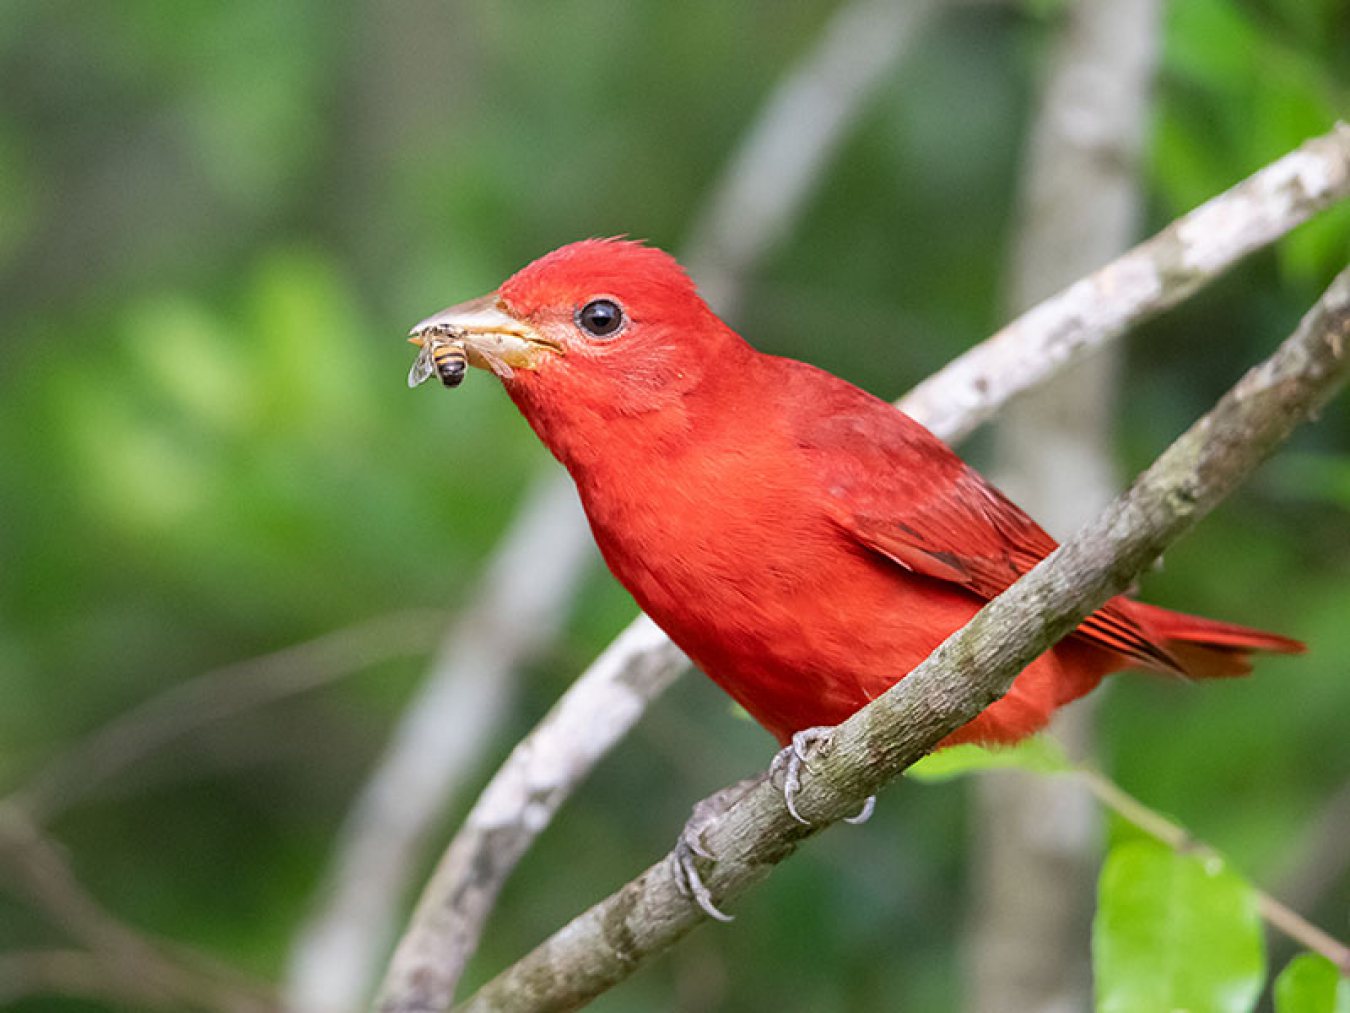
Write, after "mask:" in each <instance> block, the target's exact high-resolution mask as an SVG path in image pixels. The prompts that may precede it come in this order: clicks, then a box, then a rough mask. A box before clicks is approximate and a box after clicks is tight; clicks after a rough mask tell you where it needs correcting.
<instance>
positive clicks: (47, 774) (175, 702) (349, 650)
mask: <svg viewBox="0 0 1350 1013" xmlns="http://www.w3.org/2000/svg"><path fill="white" fill-rule="evenodd" d="M441 615H442V613H440V612H435V611H432V610H431V609H415V610H409V611H405V612H395V613H391V614H389V615H384V616H377V617H376V618H374V619H368V620H366V621H365V622H362V623H357V624H356V625H353V626H349V627H346V628H344V629H340V630H334V631H332V632H330V633H325V634H323V635H322V636H319V637H315V638H314V639H313V640H307V641H305V642H304V643H300V644H293V645H292V646H290V647H285V648H282V649H281V650H279V651H273V652H271V653H270V654H263V655H259V656H258V657H255V658H249V659H247V660H245V661H236V662H233V663H231V664H228V665H223V666H221V667H220V668H215V669H212V670H210V671H208V672H203V673H202V674H201V675H198V676H196V677H195V678H192V679H188V680H187V681H186V682H180V683H174V684H173V685H172V686H171V687H169V688H168V689H167V690H165V691H164V692H163V693H160V694H159V695H157V696H153V697H151V698H150V699H148V700H145V701H143V702H141V703H140V704H137V705H136V706H135V707H132V708H131V709H130V710H127V711H124V712H123V713H121V714H119V715H118V716H117V717H115V718H113V720H111V721H109V722H108V723H107V724H105V725H103V726H101V727H100V728H98V729H96V730H94V731H93V732H91V733H90V734H89V735H87V736H85V737H84V738H83V739H81V740H79V741H78V742H76V743H75V744H74V745H72V746H70V747H69V748H67V749H65V750H63V751H62V752H60V753H58V754H57V755H56V756H54V757H53V758H52V759H50V760H49V761H48V762H47V764H46V765H45V766H44V767H42V768H41V769H40V770H38V771H37V773H35V774H33V775H32V776H31V777H29V778H28V780H27V781H26V782H25V783H24V784H23V785H22V786H21V787H19V788H17V789H16V790H15V791H14V792H13V793H11V794H10V795H9V796H8V797H6V798H3V799H0V806H13V807H15V808H18V809H22V810H23V811H24V812H25V813H26V814H27V816H28V817H29V818H30V819H32V820H34V821H35V822H37V823H42V824H47V823H50V822H51V821H52V820H54V819H55V818H56V817H57V816H59V815H60V814H61V813H63V812H65V811H66V810H67V809H69V808H70V807H71V806H73V805H76V804H77V803H78V802H80V801H81V800H82V799H84V798H86V797H88V796H89V795H90V794H92V793H93V792H94V791H96V790H97V789H98V788H99V787H100V786H102V785H104V784H106V783H107V782H108V780H110V779H111V778H112V777H114V776H115V775H117V774H118V773H120V772H122V771H123V770H125V769H127V768H128V767H130V766H132V765H133V764H134V763H136V762H137V761H138V760H140V759H142V758H144V757H145V756H148V755H149V754H151V753H153V752H155V751H157V750H159V749H163V748H164V747H165V746H167V745H168V744H169V743H171V742H174V741H176V740H178V739H182V738H184V737H185V736H187V735H188V734H190V733H191V732H194V731H196V730H198V729H200V728H203V727H205V726H207V725H209V724H211V723H213V722H216V721H223V720H225V719H226V718H229V717H233V716H235V715H236V714H240V713H243V712H244V711H248V710H251V709H253V708H256V707H262V706H264V705H266V704H269V703H275V702H276V701H277V700H282V699H285V698H286V697H288V696H293V695H295V694H297V693H303V692H306V691H308V690H311V689H315V688H317V687H319V686H323V685H327V684H328V683H330V682H333V681H335V680H338V679H342V678H345V677H346V676H348V675H351V674H353V673H355V672H360V671H362V670H364V669H367V668H369V667H371V666H372V665H375V664H378V663H380V662H382V661H387V660H390V659H393V658H402V657H407V656H409V655H414V654H420V653H422V652H424V651H426V650H428V649H429V648H430V647H432V645H433V644H434V642H435V637H434V634H432V633H430V632H429V631H430V630H433V629H434V624H435V623H436V622H438V621H439V620H440V617H441Z"/></svg>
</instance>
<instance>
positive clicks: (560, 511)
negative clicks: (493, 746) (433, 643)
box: [286, 474, 593, 1013]
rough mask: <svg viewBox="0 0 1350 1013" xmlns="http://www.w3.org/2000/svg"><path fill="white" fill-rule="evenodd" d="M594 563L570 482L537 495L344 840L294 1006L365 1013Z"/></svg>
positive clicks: (309, 940) (474, 595) (301, 967)
mask: <svg viewBox="0 0 1350 1013" xmlns="http://www.w3.org/2000/svg"><path fill="white" fill-rule="evenodd" d="M592 556H593V550H592V548H591V546H590V542H589V540H588V538H587V537H586V521H585V518H584V517H583V515H582V513H581V506H580V504H579V503H578V502H577V499H576V493H575V492H574V491H573V489H572V486H571V483H570V482H568V481H567V479H566V477H565V476H562V475H553V474H550V475H549V476H548V477H546V478H544V479H543V480H541V481H540V482H539V483H538V484H537V485H536V486H535V487H534V489H533V490H532V491H531V492H530V493H529V494H528V496H527V499H526V503H525V506H524V507H523V508H522V510H521V511H520V513H519V514H518V515H517V516H516V518H515V520H514V521H513V522H512V525H511V527H510V529H509V530H508V532H507V534H506V536H505V538H504V539H503V541H502V544H501V546H500V547H499V548H498V550H497V553H496V555H495V556H494V557H493V559H492V561H491V563H490V564H489V566H488V569H487V571H486V573H485V575H484V577H483V579H482V580H481V582H480V584H479V586H478V587H477V588H476V589H472V590H471V591H470V593H469V595H468V600H469V601H470V602H471V603H472V604H471V605H470V606H469V607H468V608H467V609H466V610H465V611H464V612H463V613H462V614H461V615H460V616H459V617H458V618H457V619H456V620H455V622H454V623H453V624H452V625H451V627H450V628H449V629H448V630H447V631H445V634H444V638H443V640H442V642H441V648H440V650H439V651H438V653H437V655H436V657H435V659H434V660H433V662H432V666H431V670H430V672H429V673H428V675H427V678H426V681H425V682H424V683H423V684H422V686H421V688H420V689H419V690H418V691H417V693H416V695H415V696H414V698H413V700H412V702H411V703H410V704H409V705H408V707H407V708H406V710H405V711H404V714H403V717H402V719H401V720H400V722H399V724H398V727H397V728H396V729H395V731H394V734H393V737H392V740H391V742H390V744H389V746H388V748H387V749H386V750H385V753H384V756H383V757H382V759H381V760H380V762H379V764H378V766H377V767H376V769H375V772H374V774H373V775H372V776H371V778H370V780H369V781H368V782H367V784H366V786H365V788H364V789H363V790H362V792H361V795H360V797H359V798H358V799H357V801H356V804H355V805H354V806H353V808H352V810H351V812H350V813H349V815H348V817H347V821H346V824H345V825H344V827H343V829H342V832H341V834H340V835H339V837H338V840H337V843H336V846H335V849H334V857H333V863H332V866H331V867H330V871H329V874H328V877H327V879H326V881H325V883H324V884H323V886H322V887H321V888H320V895H319V898H320V899H319V902H318V904H317V906H316V911H315V914H314V915H313V916H312V917H311V918H310V920H309V921H308V923H307V924H306V925H305V927H304V929H303V930H302V931H301V933H300V935H299V937H298V938H297V941H296V944H295V947H294V950H293V957H292V961H291V965H290V969H289V975H288V984H287V986H286V1005H287V1008H288V1009H291V1010H297V1011H304V1010H315V1011H325V1013H331V1011H334V1010H345V1009H357V1008H360V1006H361V1004H362V1003H363V1001H364V999H365V995H366V993H367V992H368V991H369V988H370V982H371V979H372V978H373V976H374V974H375V971H376V967H377V962H378V961H379V959H380V955H381V953H382V952H383V950H384V947H385V946H386V945H387V940H388V938H389V935H390V932H391V930H392V927H393V924H394V918H395V915H396V912H398V911H399V909H400V908H401V906H402V903H403V898H404V895H405V893H406V892H407V887H408V883H409V882H410V880H411V878H412V876H413V874H414V871H415V870H416V869H417V868H419V867H420V863H421V862H422V860H423V857H424V850H425V846H426V840H427V836H428V835H429V834H430V833H431V832H432V831H433V830H434V829H435V828H436V827H437V825H438V824H439V823H440V821H441V820H442V819H444V817H445V814H446V812H447V811H448V809H449V808H450V806H451V805H452V804H453V803H454V801H455V799H456V797H457V796H458V793H459V792H460V790H461V789H462V787H463V785H464V783H465V781H466V780H467V779H468V778H469V777H470V776H471V775H472V774H473V773H474V771H475V769H476V766H477V764H479V763H481V762H482V760H483V757H484V755H485V753H486V751H487V747H488V745H489V743H491V742H492V741H493V738H494V737H495V736H496V735H497V733H498V731H499V729H500V725H501V723H502V721H503V719H504V717H505V716H506V715H507V714H508V713H509V710H510V706H511V703H512V702H513V701H514V699H515V696H516V689H517V685H518V681H519V670H520V667H521V666H522V665H523V664H524V663H525V662H527V661H528V660H529V659H530V658H532V657H536V656H537V655H538V654H539V652H540V651H542V650H544V649H545V648H546V647H547V646H548V645H549V644H550V643H551V642H552V641H553V639H554V638H555V637H556V636H557V634H558V632H559V630H561V629H562V626H563V624H564V622H565V621H566V618H567V615H568V609H569V606H570V605H571V604H572V602H573V601H574V599H575V597H576V586H577V584H578V583H579V582H580V580H581V578H582V576H583V575H584V573H585V570H586V567H587V565H588V564H589V563H590V561H591V559H592Z"/></svg>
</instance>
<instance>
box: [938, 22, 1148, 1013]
mask: <svg viewBox="0 0 1350 1013" xmlns="http://www.w3.org/2000/svg"><path fill="white" fill-rule="evenodd" d="M1161 8H1162V0H1075V2H1073V3H1071V4H1069V5H1067V6H1066V7H1065V9H1064V12H1063V16H1062V24H1061V27H1060V31H1059V36H1058V38H1057V39H1056V42H1055V52H1054V54H1053V58H1052V59H1051V62H1050V74H1049V76H1048V78H1047V79H1046V83H1045V87H1044V90H1043V92H1042V94H1041V97H1040V101H1039V102H1038V108H1037V111H1036V117H1035V121H1034V123H1033V125H1032V128H1031V134H1030V139H1029V143H1028V146H1027V151H1026V154H1025V156H1024V162H1023V168H1022V177H1021V181H1020V187H1019V189H1020V193H1019V195H1018V196H1019V201H1018V203H1019V208H1018V210H1019V212H1020V213H1019V215H1018V218H1019V221H1018V223H1017V228H1016V231H1015V232H1014V235H1013V241H1012V250H1011V252H1012V256H1011V258H1010V262H1009V265H1008V270H1007V290H1006V299H1007V303H1008V305H1009V308H1010V309H1011V310H1012V311H1014V312H1022V311H1024V310H1026V309H1027V308H1028V307H1031V306H1034V305H1035V304H1036V302H1037V301H1038V300H1040V299H1043V298H1045V297H1046V296H1048V295H1052V294H1053V293H1054V292H1055V291H1056V290H1058V289H1060V288H1062V287H1064V286H1065V285H1067V284H1070V283H1071V282H1073V281H1074V280H1076V279H1077V278H1080V277H1082V276H1083V275H1084V274H1085V273H1087V272H1088V271H1091V270H1092V269H1094V268H1096V267H1100V266H1101V265H1102V264H1104V263H1106V262H1107V261H1109V260H1111V259H1112V258H1113V257H1117V256H1119V255H1120V253H1121V252H1122V251H1123V250H1125V249H1127V248H1128V247H1129V245H1130V243H1131V242H1133V241H1135V240H1136V239H1137V237H1138V235H1139V219H1140V215H1139V209H1140V207H1141V204H1142V194H1141V192H1140V191H1141V187H1140V181H1139V174H1140V162H1141V161H1142V155H1143V151H1144V146H1145V134H1146V132H1147V125H1148V122H1149V111H1150V109H1151V104H1150V102H1149V95H1150V92H1151V91H1152V84H1153V77H1154V73H1155V71H1156V67H1157V59H1158V50H1159V48H1160V46H1161V42H1162V39H1161V16H1160V15H1161ZM1123 361H1124V349H1123V348H1122V347H1121V345H1120V344H1119V343H1116V344H1112V345H1109V346H1107V347H1106V348H1104V349H1102V350H1101V351H1099V352H1098V353H1097V354H1095V355H1093V356H1091V357H1089V358H1085V359H1084V360H1083V361H1081V362H1078V363H1075V364H1074V365H1073V366H1071V367H1069V368H1068V369H1065V370H1063V371H1062V372H1060V373H1059V374H1058V375H1057V376H1056V377H1055V379H1054V380H1053V381H1052V382H1050V383H1046V384H1043V385H1042V386H1041V387H1040V388H1039V389H1037V390H1034V391H1030V392H1028V393H1027V394H1026V395H1024V396H1022V397H1020V398H1018V399H1016V400H1015V401H1014V402H1013V403H1012V404H1010V405H1008V406H1007V408H1006V409H1005V410H1004V412H1003V413H1002V414H1001V415H1000V417H999V422H998V425H997V426H996V428H995V431H994V439H995V458H996V460H997V461H998V465H997V467H996V468H995V470H994V478H995V481H996V482H997V483H998V485H999V486H1000V487H1001V488H1002V489H1003V491H1004V492H1006V493H1008V494H1009V495H1010V496H1011V497H1012V498H1013V500H1014V501H1016V502H1017V503H1019V504H1021V506H1022V508H1023V509H1025V510H1026V511H1027V512H1028V513H1030V514H1031V515H1032V516H1033V517H1035V518H1036V519H1037V520H1038V521H1040V523H1041V524H1043V525H1044V526H1045V528H1046V530H1048V531H1049V532H1050V533H1051V534H1052V535H1054V536H1055V537H1056V538H1062V537H1064V536H1065V535H1067V534H1069V533H1071V532H1072V531H1074V530H1075V529H1077V528H1078V527H1080V526H1081V525H1082V524H1084V523H1086V522H1087V521H1089V520H1091V519H1092V517H1094V516H1096V514H1097V513H1098V512H1099V511H1101V510H1102V509H1104V508H1105V507H1106V505H1107V503H1109V502H1110V501H1111V498H1112V496H1114V495H1115V493H1116V492H1117V490H1118V489H1119V488H1120V476H1119V475H1117V473H1116V468H1115V466H1114V461H1113V455H1112V446H1113V444H1114V439H1113V430H1114V420H1115V415H1116V401H1117V397H1116V392H1117V387H1118V385H1119V378H1120V373H1121V369H1120V364H1121V363H1122V362H1123ZM1102 699H1103V694H1100V693H1094V694H1092V695H1091V696H1090V697H1088V698H1087V699H1085V700H1081V701H1079V702H1078V703H1077V704H1076V705H1075V706H1073V707H1069V708H1065V709H1064V710H1061V711H1060V712H1058V713H1057V714H1056V715H1055V719H1054V722H1053V724H1052V726H1051V729H1050V734H1052V735H1053V736H1054V737H1055V738H1056V739H1058V740H1059V741H1060V742H1061V743H1062V744H1063V745H1064V746H1065V748H1066V751H1068V752H1069V753H1071V754H1072V755H1076V756H1079V755H1087V754H1089V753H1090V752H1091V751H1092V743H1093V739H1094V728H1095V720H1094V716H1095V714H1096V711H1097V708H1098V706H1100V704H1101V701H1102ZM971 800H972V804H973V806H974V811H973V812H972V814H971V820H970V827H971V836H972V844H973V848H972V852H971V862H970V866H971V868H970V881H971V884H972V887H971V898H970V902H969V906H970V911H969V915H968V926H969V927H968V929H967V935H968V938H967V939H966V941H965V944H964V945H965V948H966V951H967V973H966V974H965V975H964V976H963V982H964V986H965V988H964V990H965V996H966V1010H967V1013H1000V1011H1002V1010H1008V1009H1015V1010H1020V1011H1023V1013H1052V1011H1056V1010H1071V1009H1088V1008H1090V1007H1091V1005H1092V998H1091V996H1092V990H1091V977H1092V976H1091V961H1090V959H1089V958H1090V954H1089V947H1088V944H1087V941H1088V939H1089V938H1090V932H1089V927H1090V925H1091V920H1092V909H1093V901H1094V893H1095V890H1094V884H1095V880H1096V872H1097V865H1098V861H1099V855H1100V850H1101V846H1100V837H1101V822H1102V821H1101V815H1100V812H1099V810H1098V808H1097V806H1095V805H1094V804H1093V801H1092V797H1091V795H1090V794H1089V792H1088V791H1087V789H1086V788H1085V787H1084V786H1083V785H1082V784H1081V783H1080V782H1079V781H1077V780H1075V779H1073V778H1058V777H1038V776H1036V775H1035V774H1032V773H1030V772H1029V771H1024V770H1005V771H991V772H990V773H989V774H988V775H986V776H985V777H981V778H978V779H977V781H976V783H975V784H974V786H973V791H972V794H971Z"/></svg>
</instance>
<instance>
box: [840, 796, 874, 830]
mask: <svg viewBox="0 0 1350 1013" xmlns="http://www.w3.org/2000/svg"><path fill="white" fill-rule="evenodd" d="M876 810H877V797H876V796H875V795H868V796H867V799H866V801H864V802H863V807H862V808H861V809H859V810H858V811H857V812H856V813H854V814H853V815H852V816H845V817H844V822H845V823H851V824H853V825H854V826H855V827H858V826H862V825H863V824H864V823H866V822H867V821H868V820H870V819H871V818H872V814H873V813H874V812H876Z"/></svg>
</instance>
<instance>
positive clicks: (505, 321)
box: [408, 292, 563, 379]
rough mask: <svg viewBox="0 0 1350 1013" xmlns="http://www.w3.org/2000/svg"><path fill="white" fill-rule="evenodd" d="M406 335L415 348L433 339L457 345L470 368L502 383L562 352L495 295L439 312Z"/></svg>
mask: <svg viewBox="0 0 1350 1013" xmlns="http://www.w3.org/2000/svg"><path fill="white" fill-rule="evenodd" d="M409 333H410V335H411V336H410V337H409V338H408V340H409V341H411V342H412V343H413V344H414V345H417V346H418V347H421V346H422V345H424V344H425V343H426V342H427V341H428V340H429V339H430V338H433V337H443V338H448V339H450V340H452V341H460V342H462V343H463V345H464V350H465V352H466V353H468V357H469V364H470V365H473V366H477V367H478V368H479V369H490V370H492V372H494V373H496V374H497V375H498V376H500V377H502V378H503V379H509V378H510V377H511V376H512V375H513V372H512V371H513V370H515V369H534V368H536V367H537V366H538V364H539V362H540V361H541V360H542V359H543V357H544V356H546V355H561V354H562V351H563V349H562V346H561V345H559V344H558V343H557V342H556V341H552V340H550V339H548V338H546V337H544V336H543V335H541V334H540V333H539V332H538V331H536V330H535V329H534V328H533V327H531V326H530V325H529V324H526V323H524V322H522V321H520V320H517V319H516V318H515V317H513V316H512V315H511V314H510V313H508V312H507V311H506V309H505V307H504V306H503V305H502V301H501V299H499V298H498V296H497V294H496V293H495V292H493V293H490V294H489V295H485V296H482V297H481V298H478V299H472V300H470V301H469V302H464V303H460V304H459V305H458V306H451V307H450V308H449V309H444V310H441V311H440V312H439V313H437V314H435V315H434V316H429V317H427V318H426V319H425V320H423V321H422V322H421V323H419V324H418V325H417V326H416V327H414V328H413V329H412V331H411V332H409Z"/></svg>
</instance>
